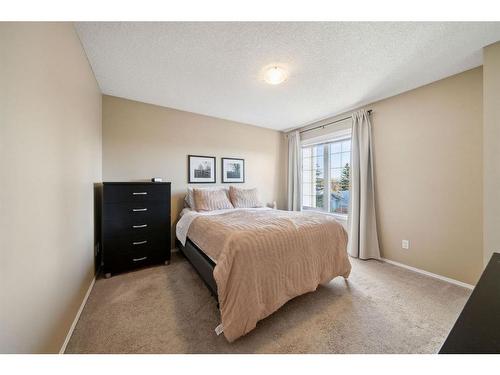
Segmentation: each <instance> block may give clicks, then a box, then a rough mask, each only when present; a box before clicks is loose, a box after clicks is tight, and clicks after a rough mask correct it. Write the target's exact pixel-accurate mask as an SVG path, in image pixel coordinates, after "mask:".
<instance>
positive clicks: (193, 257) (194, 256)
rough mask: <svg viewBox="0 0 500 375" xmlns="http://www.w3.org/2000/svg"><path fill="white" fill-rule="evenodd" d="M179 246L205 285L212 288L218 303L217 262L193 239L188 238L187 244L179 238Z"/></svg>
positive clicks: (211, 290) (211, 291)
mask: <svg viewBox="0 0 500 375" xmlns="http://www.w3.org/2000/svg"><path fill="white" fill-rule="evenodd" d="M177 246H178V248H179V250H180V252H181V253H182V254H183V255H184V256H185V257H186V259H187V260H188V261H189V263H191V265H192V266H193V267H194V269H195V270H196V271H197V272H198V274H199V275H200V277H201V279H202V280H203V282H204V283H205V285H206V286H207V287H208V289H209V290H210V293H211V294H212V296H214V297H215V299H216V300H217V303H218V302H219V299H218V294H217V283H216V282H215V279H214V267H215V263H214V262H213V261H212V260H211V259H210V258H209V257H207V256H206V254H205V253H204V252H203V251H201V250H200V249H199V247H198V246H196V245H195V244H194V243H193V242H191V240H190V239H189V238H188V239H187V240H186V246H182V244H181V243H180V242H179V241H178V240H177Z"/></svg>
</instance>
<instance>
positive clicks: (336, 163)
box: [330, 154, 342, 168]
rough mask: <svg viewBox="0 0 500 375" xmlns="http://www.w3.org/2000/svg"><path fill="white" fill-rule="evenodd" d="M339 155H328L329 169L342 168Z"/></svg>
mask: <svg viewBox="0 0 500 375" xmlns="http://www.w3.org/2000/svg"><path fill="white" fill-rule="evenodd" d="M340 155H341V154H330V168H340V167H341V166H342V162H341V159H340Z"/></svg>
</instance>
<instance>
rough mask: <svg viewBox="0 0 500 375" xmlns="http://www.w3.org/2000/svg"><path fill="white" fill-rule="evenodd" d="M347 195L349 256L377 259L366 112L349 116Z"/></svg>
mask: <svg viewBox="0 0 500 375" xmlns="http://www.w3.org/2000/svg"><path fill="white" fill-rule="evenodd" d="M351 137H352V140H351V142H352V146H351V194H350V201H349V248H348V252H349V255H351V256H353V257H356V258H361V259H379V258H380V249H379V244H378V235H377V222H376V217H375V192H374V181H373V153H372V147H373V146H372V145H373V143H372V131H371V123H370V118H369V115H368V113H367V112H366V111H365V110H361V111H358V112H355V113H353V115H352V136H351Z"/></svg>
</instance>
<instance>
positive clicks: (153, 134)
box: [103, 96, 286, 227]
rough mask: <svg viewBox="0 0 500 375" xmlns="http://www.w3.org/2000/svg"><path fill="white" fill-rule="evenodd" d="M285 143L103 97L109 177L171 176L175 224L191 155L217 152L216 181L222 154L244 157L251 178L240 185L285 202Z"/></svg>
mask: <svg viewBox="0 0 500 375" xmlns="http://www.w3.org/2000/svg"><path fill="white" fill-rule="evenodd" d="M281 142H283V137H282V136H281V133H279V132H277V131H274V130H269V129H264V128H259V127H256V126H250V125H244V124H240V123H235V122H232V121H227V120H222V119H218V118H214V117H208V116H202V115H198V114H194V113H190V112H183V111H178V110H175V109H169V108H164V107H159V106H155V105H151V104H145V103H140V102H135V101H131V100H126V99H122V98H116V97H112V96H103V179H104V181H129V180H143V179H150V178H151V177H153V176H158V177H162V178H163V179H164V181H171V182H172V227H173V226H174V224H175V222H176V220H177V218H178V214H179V212H180V210H181V209H182V204H183V203H182V200H183V198H184V195H185V193H186V189H187V186H188V184H187V155H188V154H194V155H207V156H216V157H217V160H216V162H217V165H216V170H217V184H215V185H222V184H221V161H220V158H221V157H236V158H243V159H245V168H246V183H245V184H237V185H239V186H245V187H257V188H258V189H259V192H260V196H261V200H262V201H263V203H270V202H273V201H277V203H278V205H279V206H280V207H284V205H285V202H284V198H285V197H284V193H282V192H283V191H284V185H283V184H284V178H285V176H284V168H283V166H284V165H285V164H286V162H285V160H283V157H284V154H283V153H282V152H280V150H281V148H282V146H281ZM212 185H214V184H207V185H200V184H194V185H192V186H212ZM224 185H227V186H228V185H229V184H224Z"/></svg>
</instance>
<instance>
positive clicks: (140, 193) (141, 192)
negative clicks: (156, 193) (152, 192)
mask: <svg viewBox="0 0 500 375" xmlns="http://www.w3.org/2000/svg"><path fill="white" fill-rule="evenodd" d="M132 195H148V193H147V191H138V192H134V193H132Z"/></svg>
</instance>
